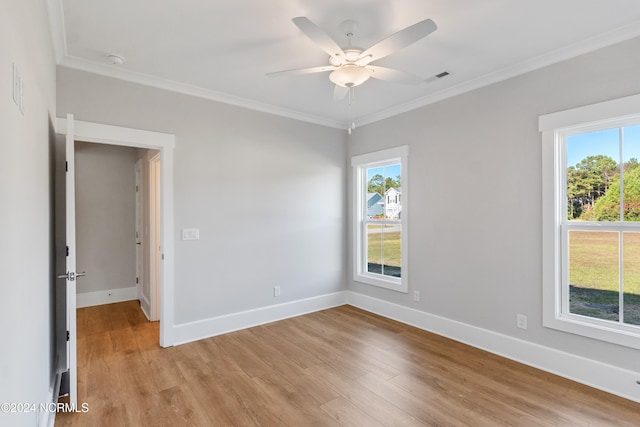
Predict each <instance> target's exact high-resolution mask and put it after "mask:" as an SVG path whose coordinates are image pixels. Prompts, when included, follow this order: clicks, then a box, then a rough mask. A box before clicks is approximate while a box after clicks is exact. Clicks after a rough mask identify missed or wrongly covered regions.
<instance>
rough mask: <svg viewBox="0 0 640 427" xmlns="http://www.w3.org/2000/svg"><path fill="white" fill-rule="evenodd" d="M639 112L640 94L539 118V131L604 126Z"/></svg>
mask: <svg viewBox="0 0 640 427" xmlns="http://www.w3.org/2000/svg"><path fill="white" fill-rule="evenodd" d="M639 112H640V94H638V95H630V96H626V97H624V98H618V99H613V100H610V101H604V102H599V103H597V104H591V105H585V106H582V107H577V108H572V109H570V110H564V111H558V112H556V113H551V114H545V115H543V116H540V117H539V118H538V130H539V131H540V132H547V131H552V132H553V131H556V130H563V129H567V128H570V127H573V126H577V125H583V124H587V123H601V124H604V123H607V122H608V121H611V120H614V121H619V120H624V118H625V117H629V116H634V115H637V114H638V113H639Z"/></svg>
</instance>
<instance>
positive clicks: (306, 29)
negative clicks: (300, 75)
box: [291, 16, 345, 58]
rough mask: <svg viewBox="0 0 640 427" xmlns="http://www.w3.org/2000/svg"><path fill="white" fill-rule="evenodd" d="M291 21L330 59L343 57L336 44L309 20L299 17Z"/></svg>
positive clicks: (342, 52)
mask: <svg viewBox="0 0 640 427" xmlns="http://www.w3.org/2000/svg"><path fill="white" fill-rule="evenodd" d="M291 21H293V23H294V24H296V26H297V27H298V28H300V30H301V31H302V32H303V33H304V34H305V35H306V36H307V37H309V38H310V39H311V41H313V42H314V43H315V44H317V45H318V46H319V47H320V49H322V50H324V51H325V52H327V53H328V54H329V56H330V57H332V58H333V57H336V56H338V57H340V58H344V57H345V55H344V51H343V50H342V48H341V47H340V46H339V45H338V43H336V42H335V40H333V39H332V38H331V36H329V34H327V33H326V32H325V31H324V30H323V29H322V28H320V27H318V26H317V25H316V24H314V23H313V22H311V21H310V20H309V18H306V17H304V16H300V17H297V18H293V19H292V20H291Z"/></svg>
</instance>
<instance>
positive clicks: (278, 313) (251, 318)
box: [174, 291, 346, 345]
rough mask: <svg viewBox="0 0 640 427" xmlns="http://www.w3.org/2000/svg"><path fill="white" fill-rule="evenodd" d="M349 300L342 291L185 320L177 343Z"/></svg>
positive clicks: (178, 327)
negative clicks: (210, 316)
mask: <svg viewBox="0 0 640 427" xmlns="http://www.w3.org/2000/svg"><path fill="white" fill-rule="evenodd" d="M345 303H346V296H345V292H344V291H341V292H336V293H332V294H326V295H320V296H316V297H311V298H306V299H301V300H297V301H291V302H286V303H283V304H277V305H270V306H267V307H260V308H256V309H253V310H247V311H241V312H238V313H231V314H226V315H223V316H218V317H212V318H209V319H203V320H198V321H195V322H190V323H183V324H180V325H176V326H175V327H174V337H175V344H176V345H177V344H184V343H188V342H192V341H197V340H201V339H204V338H209V337H213V336H216V335H221V334H226V333H229V332H234V331H238V330H241V329H246V328H251V327H253V326H258V325H263V324H265V323H271V322H276V321H278V320H283V319H287V318H290V317H296V316H301V315H303V314H307V313H312V312H314V311H320V310H326V309H328V308H332V307H337V306H340V305H344V304H345Z"/></svg>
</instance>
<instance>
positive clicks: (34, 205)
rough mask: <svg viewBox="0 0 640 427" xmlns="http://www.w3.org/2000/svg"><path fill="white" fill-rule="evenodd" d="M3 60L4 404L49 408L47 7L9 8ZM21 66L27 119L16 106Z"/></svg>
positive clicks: (51, 108) (10, 420) (25, 422)
mask: <svg viewBox="0 0 640 427" xmlns="http://www.w3.org/2000/svg"><path fill="white" fill-rule="evenodd" d="M0 52H2V57H1V58H0V82H2V84H0V236H2V238H1V239H0V254H2V256H0V271H1V272H2V284H1V285H0V335H1V336H2V351H0V378H2V387H1V388H0V402H15V403H18V402H29V403H31V402H33V403H38V402H47V401H48V395H49V391H50V389H51V387H52V385H53V384H52V382H51V381H52V379H53V377H54V375H55V370H54V357H55V348H54V343H55V340H54V337H53V333H54V326H55V316H54V308H53V303H54V301H55V296H54V291H55V284H56V282H55V280H54V278H53V277H54V274H55V271H54V264H55V263H54V262H53V253H54V249H53V241H54V238H53V158H54V146H55V134H54V131H53V129H54V128H53V126H54V121H55V117H56V109H55V96H56V92H55V60H54V56H53V48H52V44H51V38H50V35H49V26H48V19H47V10H46V6H45V2H43V1H34V0H28V1H9V2H3V3H2V12H1V13H0ZM13 64H16V65H17V67H18V69H19V71H20V74H21V75H22V78H23V81H24V96H25V103H24V104H25V110H24V114H21V113H20V111H19V110H18V108H17V107H16V105H15V104H14V103H13V99H12V85H11V81H12V73H13ZM37 416H38V415H37V414H36V413H35V412H30V413H23V414H11V413H4V412H0V425H11V426H34V425H36V419H37Z"/></svg>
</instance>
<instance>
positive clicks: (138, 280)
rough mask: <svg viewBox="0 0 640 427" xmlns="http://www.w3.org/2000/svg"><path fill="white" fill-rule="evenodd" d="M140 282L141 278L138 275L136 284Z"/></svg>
mask: <svg viewBox="0 0 640 427" xmlns="http://www.w3.org/2000/svg"><path fill="white" fill-rule="evenodd" d="M138 283H140V279H139V278H138V277H136V285H137V284H138Z"/></svg>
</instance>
